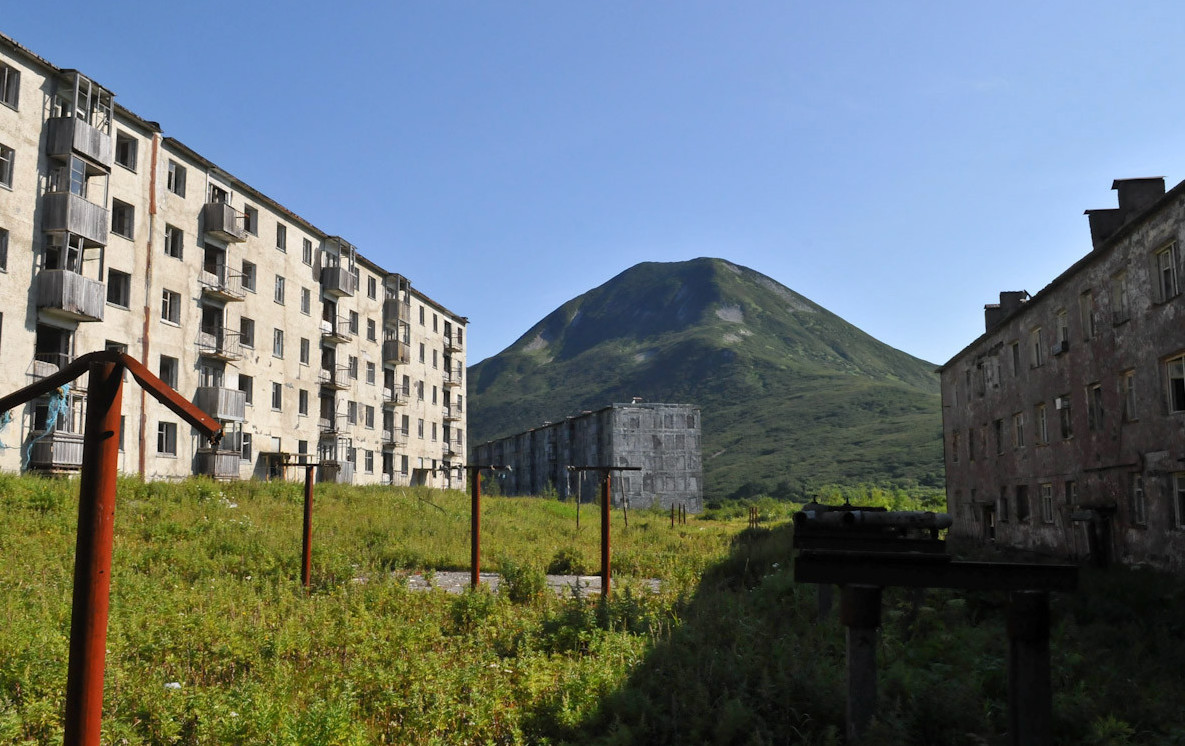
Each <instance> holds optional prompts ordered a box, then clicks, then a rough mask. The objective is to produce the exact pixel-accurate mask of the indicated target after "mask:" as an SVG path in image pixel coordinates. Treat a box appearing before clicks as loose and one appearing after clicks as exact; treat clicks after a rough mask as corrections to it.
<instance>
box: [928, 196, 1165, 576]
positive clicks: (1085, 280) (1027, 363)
mask: <svg viewBox="0 0 1185 746" xmlns="http://www.w3.org/2000/svg"><path fill="white" fill-rule="evenodd" d="M1117 184H1120V182H1117ZM1129 217H1130V216H1129ZM1096 227H1097V226H1096ZM1103 239H1104V240H1102V241H1099V242H1098V243H1097V245H1096V248H1095V249H1094V250H1093V251H1092V252H1091V253H1089V254H1088V255H1086V256H1085V257H1084V258H1083V259H1082V260H1080V261H1079V262H1077V263H1076V264H1075V265H1074V266H1073V267H1071V268H1070V269H1069V270H1067V271H1066V272H1065V273H1063V274H1062V275H1061V276H1059V277H1058V278H1057V279H1056V280H1054V282H1053V283H1051V284H1050V285H1049V286H1048V287H1047V288H1045V289H1044V290H1042V291H1041V292H1040V293H1038V294H1036V295H1035V296H1034V297H1033V298H1032V299H1030V300H1028V302H1026V303H1024V304H1023V305H1021V307H1020V308H1019V310H1017V311H1015V312H1013V313H1012V314H1011V315H1008V316H1007V317H1005V318H1004V319H1003V320H1002V321H1000V323H998V324H997V325H995V326H994V327H991V328H989V329H988V331H987V332H986V333H985V334H984V335H983V336H982V337H981V338H980V339H978V340H976V341H975V342H974V343H972V344H971V345H970V346H968V347H967V348H966V349H965V350H963V351H962V352H960V353H959V354H958V355H956V356H955V357H954V358H952V359H951V360H950V361H949V362H948V363H947V364H946V365H945V366H944V367H943V368H942V370H941V379H942V401H943V433H944V437H945V458H946V474H947V500H948V503H949V509H950V511H951V512H952V513H953V514H954V516H955V520H956V522H955V527H954V529H952V530H953V531H954V532H955V533H957V534H963V535H965V536H969V537H974V538H976V539H980V540H985V539H987V538H988V537H990V535H991V534H992V531H993V528H992V523H993V522H994V534H995V541H997V542H1000V543H1006V544H1009V545H1014V546H1019V547H1025V548H1031V549H1036V550H1040V551H1044V552H1049V553H1053V554H1057V555H1061V556H1064V557H1070V558H1083V557H1086V556H1088V555H1091V554H1094V555H1096V556H1097V555H1108V554H1109V555H1111V556H1112V557H1114V558H1115V559H1118V560H1120V561H1124V562H1129V563H1149V564H1154V565H1158V566H1164V567H1172V568H1176V569H1182V568H1183V566H1185V561H1183V558H1185V529H1183V526H1182V521H1183V520H1185V516H1182V515H1181V509H1182V506H1180V505H1178V504H1177V501H1179V500H1181V496H1180V495H1178V494H1177V493H1176V490H1177V487H1178V485H1185V439H1183V438H1182V435H1183V432H1182V428H1183V425H1185V411H1179V410H1177V409H1175V408H1174V406H1173V404H1172V401H1171V396H1170V389H1169V387H1170V381H1169V364H1168V361H1170V360H1171V359H1173V358H1175V357H1177V356H1179V355H1181V354H1182V353H1183V352H1185V307H1183V302H1185V298H1183V296H1182V295H1181V293H1180V292H1179V291H1178V292H1176V293H1175V294H1170V295H1169V297H1165V298H1161V297H1159V293H1158V291H1157V286H1158V275H1157V274H1156V273H1155V272H1154V271H1153V268H1154V267H1155V266H1156V255H1157V254H1158V253H1159V252H1162V251H1164V250H1166V249H1168V250H1169V251H1170V252H1171V254H1172V257H1171V258H1172V265H1173V268H1174V269H1175V272H1176V276H1177V286H1178V289H1180V288H1185V283H1183V282H1182V280H1185V265H1183V264H1182V254H1183V253H1185V252H1183V251H1182V249H1183V248H1185V187H1183V186H1182V185H1178V186H1177V187H1176V188H1174V189H1173V190H1172V191H1171V192H1170V193H1169V194H1168V195H1166V196H1165V197H1164V198H1163V199H1161V200H1160V201H1159V202H1156V203H1155V204H1154V205H1153V206H1152V207H1150V208H1148V209H1147V210H1145V211H1143V212H1141V213H1139V214H1138V215H1135V216H1134V217H1130V219H1129V220H1128V222H1127V223H1126V225H1125V226H1124V227H1123V228H1121V229H1120V230H1118V232H1115V231H1114V230H1113V229H1112V231H1111V232H1110V233H1109V234H1108V233H1104V235H1103ZM1125 294H1126V298H1127V303H1126V310H1124V308H1123V307H1122V306H1123V302H1122V298H1123V297H1124V295H1125ZM989 318H990V317H989ZM1061 319H1064V325H1065V327H1066V331H1065V332H1062V331H1061V329H1060V327H1061V326H1062V324H1063V322H1062V321H1061ZM1063 339H1064V340H1065V341H1064V343H1063V341H1062V340H1063ZM1038 347H1040V351H1038V349H1037V348H1038ZM1129 384H1130V385H1131V386H1132V387H1133V388H1132V393H1131V395H1130V399H1129V394H1128V386H1129ZM1129 401H1134V408H1133V407H1132V406H1131V405H1130V404H1129ZM1092 410H1093V411H1092ZM1063 418H1064V419H1065V422H1066V425H1067V428H1066V430H1065V432H1063V428H1062V420H1063ZM1042 419H1044V423H1045V424H1044V427H1042V424H1041V423H1042ZM1044 495H1048V496H1049V498H1050V499H1048V500H1044V499H1043V496H1044Z"/></svg>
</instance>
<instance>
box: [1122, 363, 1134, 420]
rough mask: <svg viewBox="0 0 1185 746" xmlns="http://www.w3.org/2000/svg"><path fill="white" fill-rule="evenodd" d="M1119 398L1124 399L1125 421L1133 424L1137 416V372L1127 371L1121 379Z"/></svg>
mask: <svg viewBox="0 0 1185 746" xmlns="http://www.w3.org/2000/svg"><path fill="white" fill-rule="evenodd" d="M1119 396H1120V397H1121V398H1122V399H1123V419H1124V420H1125V421H1127V422H1132V421H1133V420H1135V419H1137V416H1136V372H1135V371H1134V370H1129V371H1125V372H1124V373H1123V374H1122V375H1121V376H1120V377H1119Z"/></svg>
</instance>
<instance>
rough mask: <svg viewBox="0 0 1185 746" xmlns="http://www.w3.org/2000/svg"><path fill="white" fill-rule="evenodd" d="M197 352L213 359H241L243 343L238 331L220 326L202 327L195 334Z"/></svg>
mask: <svg viewBox="0 0 1185 746" xmlns="http://www.w3.org/2000/svg"><path fill="white" fill-rule="evenodd" d="M197 348H198V354H199V355H203V356H205V357H211V358H214V359H215V360H224V361H233V360H242V358H243V345H242V343H241V342H240V340H239V333H238V332H232V331H227V330H226V329H224V328H222V327H210V328H207V329H202V330H201V331H200V332H198V336H197Z"/></svg>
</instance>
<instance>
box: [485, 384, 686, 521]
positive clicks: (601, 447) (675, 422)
mask: <svg viewBox="0 0 1185 746" xmlns="http://www.w3.org/2000/svg"><path fill="white" fill-rule="evenodd" d="M474 458H475V462H476V463H480V464H498V465H508V466H510V467H512V471H510V472H507V473H505V474H504V475H502V476H500V477H498V479H499V484H500V487H501V489H502V490H503V492H504V493H505V494H511V495H523V494H531V495H538V494H543V493H545V492H549V491H552V490H554V491H555V492H556V493H557V494H558V495H559V496H561V497H565V498H566V497H570V496H571V497H575V496H577V495H578V494H579V496H580V497H581V499H583V500H586V501H588V500H593V499H596V497H597V495H599V479H600V477H599V475H598V474H597V473H595V472H586V471H569V469H568V467H569V466H606V465H611V466H630V467H641V471H638V472H635V471H623V472H614V473H613V482H612V484H613V489H612V498H613V502H614V504H615V505H618V504H621V503H622V502H623V501H626V502H628V504H629V506H630V507H634V508H645V507H651V506H659V507H662V508H669V507H670V506H671V505H673V504H682V505H685V506H686V507H687V509H688V510H689V511H691V512H699V511H700V510H701V509H702V506H703V468H702V461H701V456H700V414H699V408H698V407H695V406H692V405H690V404H659V403H655V404H649V403H636V404H632V403H631V404H613V405H611V406H608V407H605V408H603V409H599V410H596V411H593V412H585V413H584V414H581V415H578V416H575V417H569V418H567V419H565V420H564V421H563V422H556V423H547V424H545V425H543V426H542V427H539V428H535V429H533V430H528V431H526V432H524V433H519V434H517V435H512V436H509V437H506V438H502V439H499V440H496V441H490V442H488V443H483V444H481V445H479V446H477V447H476V448H475V456H474Z"/></svg>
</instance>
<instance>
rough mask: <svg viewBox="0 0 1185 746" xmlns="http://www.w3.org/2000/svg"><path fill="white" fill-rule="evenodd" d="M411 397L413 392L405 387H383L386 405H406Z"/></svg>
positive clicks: (384, 403) (384, 404)
mask: <svg viewBox="0 0 1185 746" xmlns="http://www.w3.org/2000/svg"><path fill="white" fill-rule="evenodd" d="M410 399H411V392H410V391H407V390H405V389H383V406H384V407H405V406H407V402H408V400H410Z"/></svg>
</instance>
